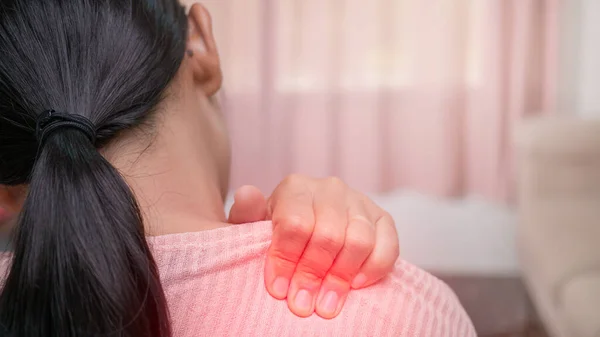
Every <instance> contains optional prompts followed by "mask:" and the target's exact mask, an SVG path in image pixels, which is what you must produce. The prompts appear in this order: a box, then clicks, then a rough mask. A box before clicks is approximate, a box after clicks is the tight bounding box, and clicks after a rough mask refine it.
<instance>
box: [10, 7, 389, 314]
mask: <svg viewBox="0 0 600 337" xmlns="http://www.w3.org/2000/svg"><path fill="white" fill-rule="evenodd" d="M187 50H188V52H186V55H185V59H184V61H183V63H182V65H181V67H180V70H179V72H178V74H177V76H176V78H175V79H174V80H173V82H172V83H171V85H170V87H169V88H168V93H167V95H166V98H165V100H164V101H163V102H162V103H161V106H160V107H159V109H157V113H156V115H155V116H154V118H153V121H152V122H151V123H149V124H150V125H148V126H144V127H143V128H140V129H136V130H130V131H129V132H124V133H123V135H121V136H120V137H119V138H118V139H117V140H116V141H114V142H113V143H111V144H109V145H108V146H107V147H105V148H103V149H101V152H102V154H103V155H104V156H105V158H106V159H108V160H109V161H110V162H111V163H112V164H113V165H114V166H115V167H116V168H117V169H118V170H119V172H121V173H122V175H123V177H124V178H125V180H126V181H127V183H128V184H129V185H130V186H131V188H132V189H133V191H134V193H135V195H136V198H137V199H138V202H139V204H140V207H141V209H142V214H143V218H144V225H145V227H146V233H147V234H148V235H153V236H154V235H165V234H172V233H182V232H193V231H201V230H210V229H215V228H219V227H223V226H229V225H232V224H241V223H248V222H254V221H260V220H272V221H273V242H272V245H271V247H270V249H269V251H268V256H267V260H266V266H265V285H266V287H267V289H268V291H269V293H270V294H271V295H272V296H273V297H275V298H277V299H281V300H283V299H286V300H287V302H288V306H289V308H290V310H291V311H292V312H293V313H295V314H296V315H298V316H301V317H306V316H310V315H311V314H313V313H315V312H316V313H317V314H318V315H320V316H321V317H323V318H333V317H335V316H337V315H338V314H339V312H340V310H341V308H342V306H343V303H344V300H345V298H346V296H347V294H348V292H349V291H350V289H352V288H362V287H365V286H368V285H370V284H373V283H375V282H377V281H378V280H380V279H382V278H383V277H385V276H386V275H387V274H388V273H389V272H390V271H391V270H392V268H393V265H394V262H395V261H396V259H397V257H398V255H399V248H398V238H397V234H396V230H395V225H394V222H393V220H392V219H391V217H390V216H389V214H387V213H386V212H385V211H383V210H382V209H381V208H379V207H378V206H376V205H375V204H374V203H373V202H372V201H371V200H369V199H368V198H367V197H366V196H364V195H363V194H361V193H358V192H356V191H354V190H352V189H351V188H350V187H348V186H347V185H346V184H345V183H343V182H342V181H341V180H339V179H337V178H326V179H314V178H309V177H305V176H301V175H292V176H290V177H287V178H286V179H284V180H283V181H282V182H281V184H280V185H279V186H278V187H277V188H276V189H275V191H274V192H273V194H272V195H271V196H270V197H269V198H265V197H264V196H263V194H262V193H261V192H260V191H259V190H258V189H257V188H255V187H252V186H244V187H242V188H240V189H239V190H238V191H237V192H236V194H235V204H234V206H233V208H232V210H231V212H230V214H229V217H226V215H225V214H224V211H223V209H224V207H223V200H224V198H225V196H226V194H227V191H228V190H229V186H228V184H229V182H228V177H229V171H230V165H231V153H230V144H229V139H228V135H227V130H226V127H225V120H224V117H223V115H222V113H221V111H220V108H219V106H218V102H216V100H215V99H214V96H215V95H216V94H217V92H218V91H219V90H220V89H221V85H222V81H223V77H222V72H221V68H220V60H219V54H218V51H217V46H216V43H215V40H214V36H213V32H212V21H211V17H210V15H209V13H208V11H207V10H206V9H205V8H204V7H203V6H201V5H199V4H195V5H193V6H192V7H191V8H190V10H189V31H188V42H187ZM240 165H243V163H240ZM25 194H26V187H25V186H18V187H11V188H0V208H1V209H2V210H3V211H0V229H1V230H3V231H5V232H6V231H8V230H9V229H10V223H11V222H10V218H14V216H15V215H16V214H18V212H19V208H20V205H21V203H22V201H23V198H24V196H25Z"/></svg>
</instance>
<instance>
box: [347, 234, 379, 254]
mask: <svg viewBox="0 0 600 337" xmlns="http://www.w3.org/2000/svg"><path fill="white" fill-rule="evenodd" d="M374 247H375V239H374V238H372V237H348V238H346V242H345V244H344V249H346V250H347V251H348V252H349V253H351V254H361V255H366V254H368V253H370V252H371V251H372V250H373V248H374Z"/></svg>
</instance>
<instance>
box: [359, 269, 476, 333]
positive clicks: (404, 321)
mask: <svg viewBox="0 0 600 337" xmlns="http://www.w3.org/2000/svg"><path fill="white" fill-rule="evenodd" d="M348 300H352V302H354V303H353V305H359V306H361V307H363V308H368V310H367V311H368V312H369V315H370V316H371V317H370V319H369V320H368V321H370V322H382V323H383V324H381V326H378V327H374V328H375V329H377V330H382V331H380V335H381V336H446V337H475V336H476V333H475V330H474V328H473V324H472V323H471V320H470V319H469V317H468V315H467V314H466V312H465V310H464V308H463V307H462V305H461V304H460V301H459V300H458V298H457V297H456V295H455V294H454V292H453V291H452V290H451V289H450V288H449V287H448V286H447V285H446V284H445V283H444V282H442V281H441V280H439V279H438V278H436V277H435V276H433V275H431V274H429V273H428V272H426V271H424V270H422V269H420V268H418V267H416V266H414V265H412V264H410V263H408V262H406V261H403V260H399V261H398V262H397V263H396V269H395V271H394V272H393V273H392V274H391V275H390V276H388V277H387V278H386V279H384V280H383V281H382V282H380V283H378V284H377V285H374V286H372V287H370V288H367V289H364V290H359V291H355V292H351V294H350V295H349V297H348ZM384 330H385V331H384Z"/></svg>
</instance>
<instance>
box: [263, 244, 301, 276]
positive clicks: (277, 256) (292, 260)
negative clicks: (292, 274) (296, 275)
mask: <svg viewBox="0 0 600 337" xmlns="http://www.w3.org/2000/svg"><path fill="white" fill-rule="evenodd" d="M270 255H271V256H270V257H271V259H272V261H273V262H274V264H275V268H277V269H279V270H291V271H293V270H294V269H295V268H296V264H297V263H298V261H299V260H300V257H301V256H302V252H299V253H298V252H293V251H288V252H284V251H280V250H277V249H275V250H273V251H272V252H271V254H270Z"/></svg>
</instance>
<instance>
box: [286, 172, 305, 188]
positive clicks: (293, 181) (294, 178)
mask: <svg viewBox="0 0 600 337" xmlns="http://www.w3.org/2000/svg"><path fill="white" fill-rule="evenodd" d="M305 181H306V177H305V176H303V175H301V174H297V173H293V174H290V175H288V176H287V177H285V178H284V179H283V182H282V183H281V184H282V185H290V186H295V185H299V184H302V183H304V182H305Z"/></svg>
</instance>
